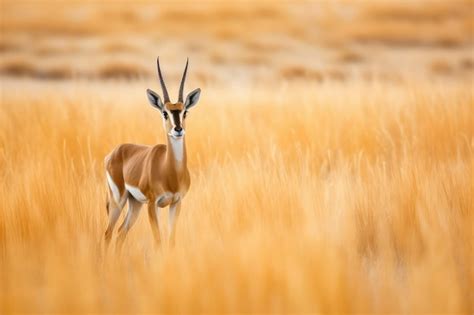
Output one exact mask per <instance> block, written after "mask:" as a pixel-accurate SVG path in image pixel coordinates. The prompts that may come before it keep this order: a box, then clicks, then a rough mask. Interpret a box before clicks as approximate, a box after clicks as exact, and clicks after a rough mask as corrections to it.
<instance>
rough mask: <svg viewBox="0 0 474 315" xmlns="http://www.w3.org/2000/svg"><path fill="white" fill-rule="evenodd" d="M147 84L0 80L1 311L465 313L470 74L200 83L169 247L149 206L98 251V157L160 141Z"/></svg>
mask: <svg viewBox="0 0 474 315" xmlns="http://www.w3.org/2000/svg"><path fill="white" fill-rule="evenodd" d="M155 84H156V83H155ZM146 87H150V85H149V84H148V82H147V83H144V82H136V83H131V84H125V83H120V82H115V83H112V82H109V83H102V84H100V85H96V84H94V83H85V82H72V83H71V82H69V83H68V82H64V83H55V85H48V84H47V83H38V82H36V83H35V82H29V81H17V80H6V79H5V80H3V81H2V85H1V93H2V94H1V95H2V100H1V108H0V111H1V114H0V126H1V127H0V198H1V211H0V283H1V284H0V313H4V314H5V313H20V312H48V313H53V312H54V313H57V312H59V313H71V312H109V313H112V312H162V313H165V312H185V313H188V312H206V313H220V312H343V313H347V312H411V313H412V312H463V313H468V312H472V311H473V305H472V300H473V296H472V292H474V290H473V281H474V275H473V270H472V249H473V248H472V239H473V235H472V222H473V219H474V218H473V195H474V194H473V192H474V191H473V190H474V189H473V188H474V187H473V180H472V174H473V173H474V170H473V162H474V161H473V150H474V138H473V137H474V113H473V108H474V103H473V98H472V92H470V87H469V85H468V84H467V83H465V84H464V83H454V82H451V83H448V82H445V83H444V84H443V85H437V84H435V83H420V82H418V83H400V84H398V85H393V84H392V85H389V84H376V83H374V84H369V83H363V84H360V83H357V82H347V83H329V82H324V83H322V84H312V85H308V86H307V87H306V88H304V89H303V88H302V85H297V86H291V85H282V86H275V87H272V88H271V89H269V88H268V87H267V88H263V87H260V86H255V87H252V88H243V87H241V88H236V89H233V90H228V89H222V88H218V87H207V88H204V90H203V96H202V99H201V102H200V104H199V105H198V106H197V107H196V108H195V110H193V111H192V113H191V115H189V121H188V131H187V145H188V154H189V156H188V159H189V168H190V171H191V174H192V185H191V190H190V192H189V194H188V196H186V198H185V200H184V203H183V211H182V216H181V217H180V221H179V223H178V232H177V246H176V248H175V249H174V250H170V249H168V248H166V247H164V248H163V251H161V252H155V251H154V250H153V246H152V235H151V230H150V227H149V225H148V218H147V216H146V213H145V211H143V212H144V213H141V215H140V218H139V220H138V222H137V224H136V225H135V226H134V227H133V229H132V230H131V232H130V234H129V236H128V238H127V241H126V245H125V252H124V253H123V255H122V256H121V257H117V256H116V255H114V254H112V253H110V255H107V256H106V255H104V254H103V252H102V249H101V240H102V236H103V232H104V229H105V225H106V210H105V179H104V171H103V165H102V161H103V157H104V156H105V155H106V153H107V152H108V151H110V150H111V149H112V148H113V147H114V146H116V145H118V144H120V143H123V142H135V143H147V144H153V143H159V142H163V140H164V136H163V132H162V130H161V129H162V127H161V122H160V117H159V115H158V113H156V112H154V111H153V109H152V108H151V107H150V106H148V105H147V101H146V97H145V88H146ZM124 210H126V209H124ZM124 212H125V211H124ZM166 217H167V211H162V214H161V219H162V223H163V222H166V219H167V218H166ZM162 228H163V229H164V230H165V231H166V225H165V224H163V225H162Z"/></svg>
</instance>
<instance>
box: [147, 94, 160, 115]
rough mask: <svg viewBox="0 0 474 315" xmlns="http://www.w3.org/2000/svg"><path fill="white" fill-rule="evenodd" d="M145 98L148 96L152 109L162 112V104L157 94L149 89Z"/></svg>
mask: <svg viewBox="0 0 474 315" xmlns="http://www.w3.org/2000/svg"><path fill="white" fill-rule="evenodd" d="M146 96H148V101H149V102H150V104H151V105H152V106H153V107H155V108H156V109H158V110H159V111H160V112H162V111H163V103H162V102H161V98H160V96H159V95H158V94H156V93H155V92H153V91H152V90H150V89H147V90H146Z"/></svg>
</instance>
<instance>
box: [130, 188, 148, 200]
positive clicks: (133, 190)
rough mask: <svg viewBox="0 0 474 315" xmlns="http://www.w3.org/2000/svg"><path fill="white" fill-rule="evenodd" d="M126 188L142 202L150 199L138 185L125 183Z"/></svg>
mask: <svg viewBox="0 0 474 315" xmlns="http://www.w3.org/2000/svg"><path fill="white" fill-rule="evenodd" d="M125 188H126V189H127V191H128V192H129V193H130V194H131V195H132V196H133V198H135V199H136V200H137V201H140V202H147V201H148V199H147V198H146V196H145V195H144V194H143V193H142V192H141V191H140V189H139V188H138V187H134V186H130V185H128V184H125Z"/></svg>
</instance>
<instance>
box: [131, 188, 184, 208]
mask: <svg viewBox="0 0 474 315" xmlns="http://www.w3.org/2000/svg"><path fill="white" fill-rule="evenodd" d="M125 189H126V190H127V191H128V192H129V194H130V195H132V197H133V198H135V199H136V200H137V201H139V202H141V203H147V202H148V198H147V197H146V196H145V194H144V193H143V192H142V191H141V190H140V188H138V187H135V186H131V185H128V184H125ZM180 199H181V193H179V192H178V193H172V192H169V191H167V192H164V193H162V194H161V195H159V196H157V197H156V199H155V200H156V201H155V202H156V206H158V207H165V206H167V205H169V204H171V203H175V202H177V201H178V200H180Z"/></svg>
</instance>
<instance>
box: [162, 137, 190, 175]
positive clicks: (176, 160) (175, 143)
mask: <svg viewBox="0 0 474 315" xmlns="http://www.w3.org/2000/svg"><path fill="white" fill-rule="evenodd" d="M184 137H185V136H182V137H181V138H178V139H176V138H173V137H171V136H169V135H167V138H168V147H167V150H166V161H167V163H170V164H171V165H170V166H171V167H172V168H174V169H175V170H176V171H181V170H183V169H184V168H185V167H186V147H185V142H184Z"/></svg>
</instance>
